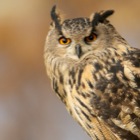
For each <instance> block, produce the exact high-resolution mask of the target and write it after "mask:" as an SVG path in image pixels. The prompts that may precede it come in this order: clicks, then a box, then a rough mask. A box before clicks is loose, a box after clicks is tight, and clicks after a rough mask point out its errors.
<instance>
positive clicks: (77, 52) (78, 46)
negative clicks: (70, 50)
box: [75, 44, 82, 58]
mask: <svg viewBox="0 0 140 140" xmlns="http://www.w3.org/2000/svg"><path fill="white" fill-rule="evenodd" d="M75 52H76V54H77V56H78V58H80V56H81V54H82V48H81V46H80V45H79V44H77V45H76V46H75Z"/></svg>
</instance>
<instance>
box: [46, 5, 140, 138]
mask: <svg viewBox="0 0 140 140" xmlns="http://www.w3.org/2000/svg"><path fill="white" fill-rule="evenodd" d="M113 12H114V11H113V10H107V11H101V12H97V13H93V14H92V15H91V16H90V17H89V18H74V19H63V18H62V16H61V14H60V13H59V12H58V10H57V9H56V6H54V7H53V8H52V11H51V18H52V23H51V25H50V30H49V33H48V35H47V38H46V44H45V49H44V59H45V65H46V70H47V74H48V76H49V77H50V79H51V84H52V88H53V90H54V91H55V93H56V94H57V95H58V97H59V98H60V99H61V101H62V102H63V103H64V104H65V106H66V108H67V110H68V112H69V113H70V114H71V115H72V117H73V118H74V119H75V120H76V121H77V122H78V123H79V124H80V125H81V126H82V127H83V128H84V130H85V131H86V132H87V133H88V134H89V136H90V137H91V138H92V139H93V140H140V50H139V49H136V48H133V47H131V46H130V45H129V44H128V43H127V42H126V40H125V39H124V38H122V37H121V36H120V34H119V33H118V32H117V31H116V30H115V28H114V27H113V25H112V24H111V23H110V22H109V21H108V20H107V18H108V17H109V16H110V15H112V14H113Z"/></svg>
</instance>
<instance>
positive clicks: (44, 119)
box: [0, 0, 140, 140]
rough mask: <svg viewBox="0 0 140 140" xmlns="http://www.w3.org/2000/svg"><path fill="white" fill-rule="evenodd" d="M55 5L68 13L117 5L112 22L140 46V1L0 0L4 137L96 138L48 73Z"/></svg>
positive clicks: (0, 136)
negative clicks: (70, 108)
mask: <svg viewBox="0 0 140 140" xmlns="http://www.w3.org/2000/svg"><path fill="white" fill-rule="evenodd" d="M54 4H56V5H57V6H58V7H59V9H61V10H62V11H64V13H65V16H66V18H73V17H78V16H80V17H81V16H89V15H90V14H91V13H92V12H95V11H100V10H105V9H114V10H115V11H116V13H115V14H114V15H113V16H112V17H110V20H111V22H112V24H113V25H114V26H115V27H116V28H117V30H118V32H119V33H120V34H121V35H122V36H123V37H124V38H125V39H126V40H127V41H128V42H129V44H131V45H132V46H134V47H139V45H140V39H139V36H140V26H139V22H140V7H139V5H140V1H138V0H133V1H128V0H123V1H122V0H117V1H113V0H106V1H105V0H100V1H97V0H88V1H85V0H77V1H76V0H70V1H64V0H63V1H62V0H0V140H72V139H73V140H90V138H89V137H88V136H87V134H86V133H85V132H84V131H83V130H82V128H81V127H80V126H79V125H78V124H77V123H76V122H75V121H73V119H72V118H71V116H70V115H69V114H68V113H67V111H66V109H65V107H64V105H63V104H62V103H61V101H59V99H58V98H57V97H56V95H55V94H54V93H53V92H52V90H51V87H50V81H49V79H48V78H47V76H46V71H45V67H44V60H43V49H44V43H45V38H46V34H47V32H48V29H49V24H50V22H51V19H50V10H51V8H52V6H53V5H54Z"/></svg>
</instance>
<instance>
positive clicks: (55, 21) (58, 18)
mask: <svg viewBox="0 0 140 140" xmlns="http://www.w3.org/2000/svg"><path fill="white" fill-rule="evenodd" d="M51 18H52V20H53V23H52V25H55V28H57V29H58V31H61V16H60V14H59V13H58V11H57V10H56V5H54V6H53V7H52V10H51Z"/></svg>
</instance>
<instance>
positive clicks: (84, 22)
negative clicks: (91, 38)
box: [62, 18, 91, 35]
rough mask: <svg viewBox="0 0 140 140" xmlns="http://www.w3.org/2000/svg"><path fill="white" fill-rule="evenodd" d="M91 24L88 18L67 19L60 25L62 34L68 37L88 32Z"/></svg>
mask: <svg viewBox="0 0 140 140" xmlns="http://www.w3.org/2000/svg"><path fill="white" fill-rule="evenodd" d="M90 29H91V22H90V20H89V19H88V18H75V19H67V20H65V21H64V22H63V24H62V32H63V33H64V34H66V35H67V34H69V35H77V34H82V33H85V32H88V31H89V30H90Z"/></svg>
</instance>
